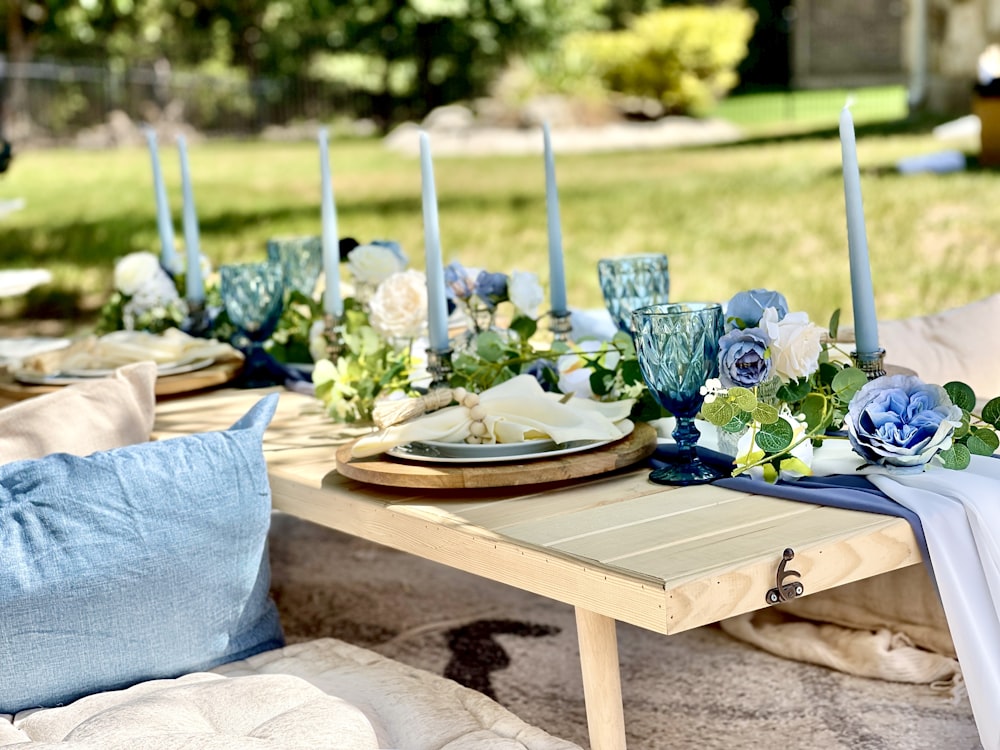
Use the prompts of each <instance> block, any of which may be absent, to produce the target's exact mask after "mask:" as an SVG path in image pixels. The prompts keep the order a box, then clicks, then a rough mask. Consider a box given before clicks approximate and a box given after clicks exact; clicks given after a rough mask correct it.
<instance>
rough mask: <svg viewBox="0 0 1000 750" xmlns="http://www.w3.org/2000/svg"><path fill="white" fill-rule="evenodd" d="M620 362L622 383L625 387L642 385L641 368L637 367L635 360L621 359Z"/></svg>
mask: <svg viewBox="0 0 1000 750" xmlns="http://www.w3.org/2000/svg"><path fill="white" fill-rule="evenodd" d="M620 362H621V372H622V382H624V383H625V385H634V384H635V383H642V382H643V380H642V368H640V367H639V360H637V359H623V360H620Z"/></svg>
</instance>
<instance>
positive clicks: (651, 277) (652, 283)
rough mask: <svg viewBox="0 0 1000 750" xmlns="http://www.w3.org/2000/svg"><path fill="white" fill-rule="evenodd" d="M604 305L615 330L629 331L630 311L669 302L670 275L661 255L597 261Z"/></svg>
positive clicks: (664, 257) (665, 257) (598, 278)
mask: <svg viewBox="0 0 1000 750" xmlns="http://www.w3.org/2000/svg"><path fill="white" fill-rule="evenodd" d="M597 280H598V281H599V282H600V284H601V294H602V295H604V304H605V306H606V307H607V308H608V312H609V313H611V319H612V320H614V322H615V325H617V326H618V330H620V331H625V333H630V332H631V331H632V311H633V310H637V309H638V308H640V307H646V306H647V305H660V304H664V303H665V302H668V301H669V300H670V271H669V268H668V266H667V256H666V255H663V254H662V253H659V254H648V255H625V256H622V257H620V258H602V259H601V260H599V261H597Z"/></svg>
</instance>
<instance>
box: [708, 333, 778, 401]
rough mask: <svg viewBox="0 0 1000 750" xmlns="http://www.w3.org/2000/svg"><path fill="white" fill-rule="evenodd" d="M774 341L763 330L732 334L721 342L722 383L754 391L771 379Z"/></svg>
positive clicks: (727, 335) (720, 369) (720, 340)
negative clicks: (771, 347) (771, 350)
mask: <svg viewBox="0 0 1000 750" xmlns="http://www.w3.org/2000/svg"><path fill="white" fill-rule="evenodd" d="M770 346H771V339H770V338H769V337H768V335H767V334H766V333H765V332H764V330H763V329H762V328H746V329H743V330H740V329H736V330H733V331H730V332H729V333H727V334H726V335H725V336H723V337H722V338H721V339H719V380H721V381H722V385H724V386H725V387H726V388H732V387H734V386H742V387H743V388H753V387H754V386H757V385H760V384H761V383H763V382H764V381H766V380H767V379H768V378H770V377H771V371H772V364H771V352H770V351H769V349H768V347H770Z"/></svg>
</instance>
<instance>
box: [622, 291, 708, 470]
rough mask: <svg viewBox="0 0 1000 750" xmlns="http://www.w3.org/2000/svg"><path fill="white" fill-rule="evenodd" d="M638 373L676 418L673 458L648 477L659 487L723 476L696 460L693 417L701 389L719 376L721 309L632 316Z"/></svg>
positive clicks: (644, 311) (655, 309) (653, 308)
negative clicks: (675, 452)
mask: <svg viewBox="0 0 1000 750" xmlns="http://www.w3.org/2000/svg"><path fill="white" fill-rule="evenodd" d="M632 324H633V330H634V333H633V336H634V338H635V347H636V354H637V355H638V358H639V368H640V370H641V371H642V377H643V380H645V381H646V385H647V386H648V388H649V392H650V393H652V394H653V397H654V398H655V399H656V400H657V401H658V402H659V404H660V406H662V407H663V408H665V409H667V410H668V411H670V413H671V414H673V415H674V417H675V418H676V419H677V426H676V427H675V428H674V431H673V438H674V440H675V441H676V443H677V456H676V458H675V459H674V460H673V461H672V462H671V463H668V464H667V465H666V466H664V467H663V468H662V469H656V470H655V471H653V472H652V473H651V474H650V475H649V478H650V480H652V481H654V482H656V483H658V484H680V485H686V484H703V483H705V482H711V481H712V480H714V479H719V478H720V477H722V476H725V475H724V474H722V473H721V472H719V471H716V470H715V469H713V468H712V467H711V466H709V465H708V464H705V463H703V462H702V461H701V459H699V458H698V454H697V451H696V450H695V445H696V443H697V442H698V435H699V434H700V433H699V432H698V428H697V427H695V425H694V417H695V415H696V414H697V413H698V410H699V409H700V408H701V404H702V401H703V399H704V397H703V396H702V395H701V387H702V386H703V385H704V384H705V381H706V380H708V379H709V378H714V377H718V375H719V338H720V337H721V336H722V334H723V333H724V318H723V314H722V305H719V304H717V303H715V302H677V303H674V304H666V305H650V306H648V307H642V308H639V309H638V310H635V311H633V312H632Z"/></svg>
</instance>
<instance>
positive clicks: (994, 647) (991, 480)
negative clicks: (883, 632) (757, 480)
mask: <svg viewBox="0 0 1000 750" xmlns="http://www.w3.org/2000/svg"><path fill="white" fill-rule="evenodd" d="M830 442H831V444H830V445H824V446H823V449H822V450H821V451H818V452H817V459H819V458H820V454H824V455H822V460H821V461H820V460H817V461H816V462H815V463H814V464H813V471H814V473H816V474H825V475H828V474H851V473H854V472H856V471H857V467H858V465H859V464H860V463H861V462H860V459H859V457H858V456H857V455H855V454H853V453H852V452H851V451H850V447H849V446H848V445H846V441H845V442H844V443H841V442H840V441H830ZM862 473H864V474H865V475H866V476H867V477H868V479H869V480H870V481H871V483H872V484H874V485H875V486H876V487H878V488H879V489H880V490H881V491H882V492H884V493H885V494H886V495H887V496H888V497H890V498H892V499H893V500H895V501H896V502H897V503H899V504H900V505H902V506H903V507H905V508H909V509H910V510H912V511H913V512H914V513H916V514H917V515H918V516H919V517H920V521H921V524H922V525H923V528H924V536H925V537H926V539H927V548H928V551H929V553H930V556H931V565H932V566H933V568H934V577H935V579H936V581H937V586H938V590H939V591H940V594H941V603H942V604H943V605H944V611H945V615H946V617H947V619H948V628H949V630H950V631H951V636H952V640H953V641H954V643H955V651H956V653H957V654H958V661H959V664H960V665H961V667H962V675H963V678H964V680H965V685H966V689H967V690H968V693H969V702H970V703H971V704H972V711H973V714H974V715H975V717H976V726H977V727H978V729H979V736H980V740H981V741H982V743H983V747H984V748H985V750H1000V543H998V537H997V535H998V534H1000V460H997V459H996V458H988V457H984V456H973V457H972V463H971V465H970V466H969V468H967V469H965V470H964V471H952V470H949V469H944V468H942V467H940V466H933V465H932V466H930V467H928V468H927V470H926V471H924V472H921V473H919V474H898V473H890V472H889V471H887V470H885V469H883V468H881V467H876V466H867V467H865V468H864V469H863V470H862Z"/></svg>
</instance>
